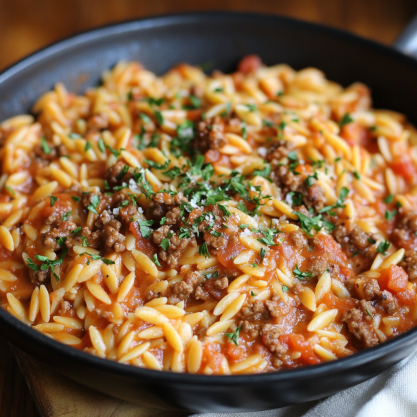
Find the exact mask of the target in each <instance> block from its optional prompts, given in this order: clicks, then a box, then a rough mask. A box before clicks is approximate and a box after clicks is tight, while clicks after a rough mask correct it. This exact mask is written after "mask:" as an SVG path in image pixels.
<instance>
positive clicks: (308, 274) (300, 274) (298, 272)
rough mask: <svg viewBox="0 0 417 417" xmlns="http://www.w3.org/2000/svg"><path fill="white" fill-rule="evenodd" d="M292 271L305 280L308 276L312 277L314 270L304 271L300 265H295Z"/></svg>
mask: <svg viewBox="0 0 417 417" xmlns="http://www.w3.org/2000/svg"><path fill="white" fill-rule="evenodd" d="M292 272H293V273H294V275H295V276H296V277H297V278H298V279H300V280H301V281H305V280H306V278H311V277H312V276H313V273H312V272H303V271H300V269H299V268H298V265H295V268H294V270H293V271H292Z"/></svg>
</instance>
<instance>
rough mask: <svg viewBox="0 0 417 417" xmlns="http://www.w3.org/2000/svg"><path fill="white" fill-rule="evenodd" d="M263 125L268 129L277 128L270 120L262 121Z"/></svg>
mask: <svg viewBox="0 0 417 417" xmlns="http://www.w3.org/2000/svg"><path fill="white" fill-rule="evenodd" d="M262 123H263V125H264V126H266V127H274V126H275V125H274V124H273V123H272V122H270V121H269V120H265V119H264V120H262Z"/></svg>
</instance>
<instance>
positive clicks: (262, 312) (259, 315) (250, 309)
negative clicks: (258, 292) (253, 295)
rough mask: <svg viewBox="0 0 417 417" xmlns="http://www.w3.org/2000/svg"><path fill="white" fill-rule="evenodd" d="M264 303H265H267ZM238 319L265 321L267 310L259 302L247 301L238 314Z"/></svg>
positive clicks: (261, 302)
mask: <svg viewBox="0 0 417 417" xmlns="http://www.w3.org/2000/svg"><path fill="white" fill-rule="evenodd" d="M267 302H268V301H266V302H265V303H267ZM239 317H241V318H244V319H247V320H250V321H253V320H267V319H268V318H269V312H268V309H267V308H266V307H265V304H264V302H263V301H261V300H253V301H252V300H249V301H247V302H246V303H245V305H244V306H243V307H242V309H241V310H240V312H239Z"/></svg>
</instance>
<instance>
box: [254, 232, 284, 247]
mask: <svg viewBox="0 0 417 417" xmlns="http://www.w3.org/2000/svg"><path fill="white" fill-rule="evenodd" d="M260 232H261V233H262V234H263V235H264V237H261V238H258V239H256V240H257V241H258V242H261V243H263V244H264V245H267V246H278V245H279V243H275V242H274V237H275V236H276V235H277V234H278V233H279V231H278V230H273V229H265V230H260Z"/></svg>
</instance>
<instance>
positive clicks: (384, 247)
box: [376, 240, 391, 254]
mask: <svg viewBox="0 0 417 417" xmlns="http://www.w3.org/2000/svg"><path fill="white" fill-rule="evenodd" d="M390 246H391V243H389V242H388V241H387V240H384V241H383V242H381V243H380V244H379V245H378V247H377V248H376V251H377V252H378V253H382V254H385V253H386V252H387V250H388V249H389V248H390Z"/></svg>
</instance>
